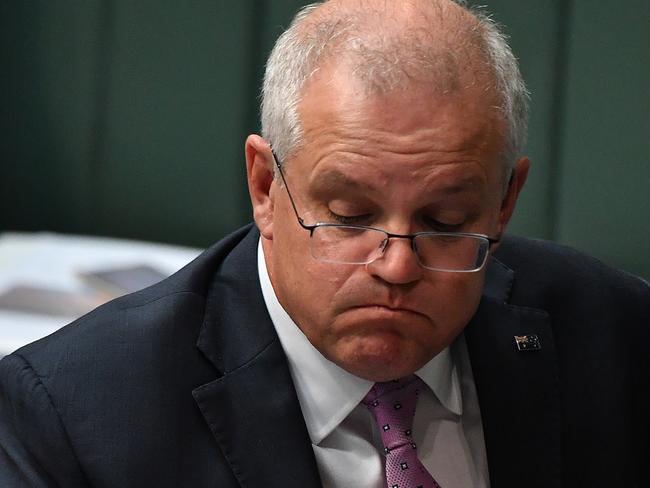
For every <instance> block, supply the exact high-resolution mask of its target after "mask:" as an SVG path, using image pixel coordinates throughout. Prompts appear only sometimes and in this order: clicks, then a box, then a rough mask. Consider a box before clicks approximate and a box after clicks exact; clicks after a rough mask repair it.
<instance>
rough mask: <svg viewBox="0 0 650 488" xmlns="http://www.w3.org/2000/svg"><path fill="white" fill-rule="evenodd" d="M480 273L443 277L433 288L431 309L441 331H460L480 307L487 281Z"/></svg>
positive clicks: (453, 274)
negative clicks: (484, 285) (484, 284)
mask: <svg viewBox="0 0 650 488" xmlns="http://www.w3.org/2000/svg"><path fill="white" fill-rule="evenodd" d="M484 275H485V273H484V271H481V272H479V273H457V274H456V273H449V274H445V275H441V276H440V277H438V280H437V281H436V283H435V284H434V285H433V287H432V293H431V300H430V302H429V303H430V307H431V308H432V310H431V314H432V318H433V319H434V321H435V322H436V323H437V324H438V325H439V326H440V328H441V329H445V330H454V331H460V329H461V328H462V327H464V326H465V325H467V322H469V320H470V319H471V318H472V316H473V315H474V313H475V312H476V309H477V307H478V304H479V301H480V299H481V294H482V291H483V282H484V279H485V276H484Z"/></svg>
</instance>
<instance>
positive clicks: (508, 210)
mask: <svg viewBox="0 0 650 488" xmlns="http://www.w3.org/2000/svg"><path fill="white" fill-rule="evenodd" d="M529 169H530V160H529V159H528V158H527V157H523V158H519V159H518V160H517V162H516V163H515V167H514V168H513V170H512V173H511V176H510V182H509V183H508V191H507V193H506V196H505V197H504V199H503V201H502V202H501V211H500V213H499V235H502V234H503V233H504V232H505V230H506V226H507V225H508V222H510V218H511V217H512V213H513V212H514V211H515V204H516V203H517V198H518V197H519V193H520V192H521V189H522V188H523V187H524V183H526V178H527V177H528V170H529Z"/></svg>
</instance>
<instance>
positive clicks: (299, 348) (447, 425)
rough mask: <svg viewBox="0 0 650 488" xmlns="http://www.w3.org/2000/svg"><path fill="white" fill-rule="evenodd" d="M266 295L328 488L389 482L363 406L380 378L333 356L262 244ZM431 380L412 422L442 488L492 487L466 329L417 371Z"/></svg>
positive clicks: (377, 486)
mask: <svg viewBox="0 0 650 488" xmlns="http://www.w3.org/2000/svg"><path fill="white" fill-rule="evenodd" d="M258 269H259V276H260V283H261V285H262V293H263V295H264V301H265V302H266V307H267V308H268V311H269V315H270V316H271V320H272V322H273V325H274V326H275V329H276V331H277V333H278V336H279V338H280V342H281V344H282V348H283V349H284V352H285V354H286V355H287V358H288V361H289V368H290V371H291V377H292V378H293V383H294V386H295V388H296V393H297V395H298V400H299V402H300V407H301V409H302V413H303V416H304V418H305V423H306V425H307V430H308V432H309V437H310V438H311V443H312V448H313V449H314V455H315V457H316V463H317V465H318V469H319V471H320V475H321V480H322V482H323V486H324V488H335V487H336V488H356V487H364V488H365V487H368V488H385V487H386V481H385V476H384V453H383V446H382V445H381V436H380V434H379V431H378V429H377V428H376V425H375V421H374V419H373V418H372V415H371V414H370V412H369V411H368V409H367V408H366V407H365V406H364V405H362V404H360V402H361V400H362V399H363V397H364V396H365V395H366V394H367V393H368V392H369V391H370V388H371V387H372V385H373V383H372V382H371V381H368V380H365V379H363V378H359V377H357V376H354V375H353V374H351V373H348V372H347V371H345V370H344V369H342V368H340V367H339V366H337V365H336V364H334V363H333V362H331V361H329V360H328V359H326V358H325V357H324V356H323V355H322V354H321V353H320V352H318V350H317V349H316V348H315V347H314V346H313V345H312V344H311V343H310V342H309V340H308V339H307V337H306V336H305V335H304V334H303V333H302V331H301V330H300V328H298V326H297V325H296V324H295V323H294V322H293V320H292V319H291V317H289V315H288V314H287V312H286V311H285V310H284V308H283V307H282V305H281V304H280V302H279V301H278V299H277V297H276V295H275V292H274V290H273V286H272V285H271V281H270V279H269V275H268V271H267V269H266V262H265V260H264V253H263V252H262V245H261V242H260V243H259V245H258ZM415 374H416V375H417V376H419V377H420V378H421V379H422V381H424V383H425V384H426V385H427V386H428V388H426V389H425V391H423V392H421V393H420V397H419V400H418V404H417V409H416V412H415V419H414V423H413V437H414V441H415V442H416V444H417V445H418V457H419V458H420V460H421V461H422V463H423V464H424V466H425V467H426V468H427V469H428V470H429V472H430V473H431V474H432V475H433V477H434V478H435V479H436V481H438V483H440V485H441V486H442V488H487V487H489V479H488V468H487V459H486V454H485V444H484V440H483V427H482V424H481V414H480V411H479V406H478V398H477V396H476V388H475V385H474V379H473V376H472V371H471V367H470V362H469V357H468V354H467V347H466V345H465V340H464V337H463V336H462V335H461V336H460V337H459V338H458V339H457V340H456V341H455V343H454V344H453V346H452V347H451V348H450V347H447V348H445V349H444V350H443V351H442V352H440V353H439V354H438V355H437V356H435V357H434V358H433V359H431V361H429V362H428V363H427V364H426V365H425V366H424V367H423V368H422V369H420V370H418V371H416V373H415Z"/></svg>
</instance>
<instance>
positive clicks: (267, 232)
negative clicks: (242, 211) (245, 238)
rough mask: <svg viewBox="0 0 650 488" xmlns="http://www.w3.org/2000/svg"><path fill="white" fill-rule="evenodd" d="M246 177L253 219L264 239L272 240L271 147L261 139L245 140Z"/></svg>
mask: <svg viewBox="0 0 650 488" xmlns="http://www.w3.org/2000/svg"><path fill="white" fill-rule="evenodd" d="M245 152H246V176H247V179H248V192H249V194H250V197H251V205H252V206H253V218H254V219H255V223H256V225H257V227H258V229H259V231H260V234H261V235H262V236H263V237H264V238H266V239H273V208H274V198H273V164H272V160H271V147H270V146H269V143H268V142H266V141H265V140H264V139H263V138H262V137H260V136H258V135H255V134H253V135H250V136H248V138H247V139H246V146H245Z"/></svg>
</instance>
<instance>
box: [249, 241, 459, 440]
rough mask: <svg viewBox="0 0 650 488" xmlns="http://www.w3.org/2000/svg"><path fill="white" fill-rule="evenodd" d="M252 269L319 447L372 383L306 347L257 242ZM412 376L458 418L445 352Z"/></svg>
mask: <svg viewBox="0 0 650 488" xmlns="http://www.w3.org/2000/svg"><path fill="white" fill-rule="evenodd" d="M257 266H258V271H259V277H260V284H261V287H262V294H263V296H264V301H265V303H266V308H267V309H268V312H269V315H270V317H271V321H272V322H273V325H274V327H275V330H276V332H277V334H278V337H279V338H280V343H281V344H282V348H283V350H284V353H285V354H286V356H287V359H288V362H289V369H290V371H291V377H292V379H293V383H294V386H295V388H296V394H297V396H298V401H299V402H300V407H301V409H302V413H303V415H304V417H305V424H306V425H307V430H308V432H309V437H310V438H311V442H312V443H313V444H319V443H320V442H321V441H322V440H323V439H324V438H325V437H327V436H328V435H329V434H330V433H331V432H332V431H333V430H334V429H335V428H336V427H337V426H338V425H339V424H340V423H341V422H342V421H343V420H344V419H345V418H346V417H347V416H348V415H349V414H350V412H352V410H354V408H356V406H357V405H358V404H359V403H360V402H361V400H362V399H363V397H365V396H366V394H367V393H368V392H369V391H370V388H372V385H373V384H374V383H373V382H372V381H368V380H365V379H363V378H359V377H358V376H355V375H353V374H351V373H349V372H347V371H346V370H344V369H343V368H341V367H339V366H337V365H336V364H334V363H333V362H331V361H330V360H328V359H327V358H325V357H324V356H323V355H322V354H321V353H320V352H319V351H318V350H317V349H316V348H315V347H314V346H313V345H312V344H311V342H309V340H308V339H307V337H306V336H305V335H304V334H303V332H302V331H301V330H300V328H299V327H298V326H297V325H296V324H295V322H294V321H293V320H292V319H291V317H290V316H289V314H288V313H287V312H286V310H284V308H283V307H282V305H281V304H280V302H279V301H278V298H277V296H276V295H275V291H274V290H273V285H272V284H271V280H270V278H269V275H268V271H267V269H266V261H265V258H264V252H263V251H262V242H261V239H260V242H259V244H258V250H257ZM415 374H416V375H418V376H419V377H420V378H421V379H422V381H424V383H425V384H426V385H427V386H428V387H429V388H431V390H432V391H433V392H434V394H435V395H436V397H437V398H438V399H439V400H440V403H441V404H442V405H443V406H444V407H445V408H446V409H447V410H449V411H451V412H452V413H454V414H456V415H461V414H462V398H461V390H460V379H459V374H458V369H457V368H456V366H455V364H454V362H453V361H452V356H451V354H450V351H449V348H448V347H447V348H445V349H444V350H443V351H442V352H440V353H439V354H438V355H436V356H435V357H434V358H433V359H431V360H430V361H429V362H428V363H427V364H425V365H424V366H423V367H422V368H421V369H419V370H418V371H416V373H415Z"/></svg>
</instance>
